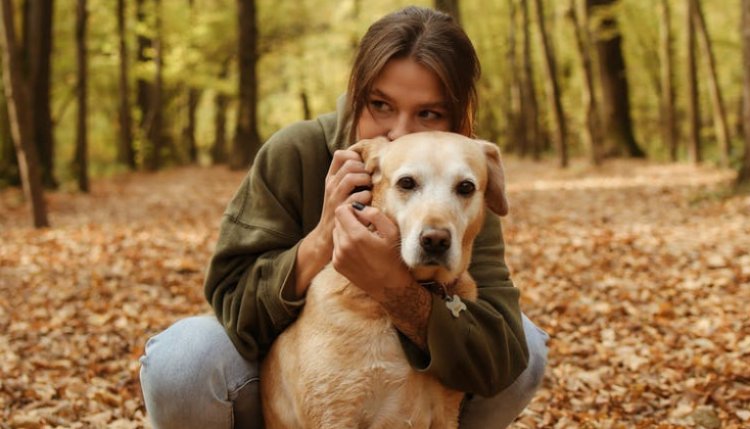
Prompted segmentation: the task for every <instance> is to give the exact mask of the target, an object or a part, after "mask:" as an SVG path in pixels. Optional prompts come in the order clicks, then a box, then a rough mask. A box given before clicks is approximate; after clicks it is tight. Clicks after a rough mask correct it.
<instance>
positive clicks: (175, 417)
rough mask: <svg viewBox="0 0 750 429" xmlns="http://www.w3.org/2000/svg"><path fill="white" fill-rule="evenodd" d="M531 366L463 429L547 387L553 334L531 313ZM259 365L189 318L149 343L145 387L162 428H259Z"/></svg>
mask: <svg viewBox="0 0 750 429" xmlns="http://www.w3.org/2000/svg"><path fill="white" fill-rule="evenodd" d="M523 327H524V330H525V333H526V342H527V344H528V347H529V355H530V357H529V365H528V367H527V368H526V370H525V371H524V372H522V373H521V375H520V376H519V377H518V379H517V380H516V381H515V382H513V384H511V385H510V386H509V387H508V388H507V389H505V390H503V391H502V392H500V393H499V394H498V395H497V396H493V397H491V398H483V397H479V396H474V397H473V398H472V399H471V400H469V401H467V402H466V404H465V408H464V410H463V412H462V415H461V428H462V429H465V428H477V429H487V428H504V427H506V426H508V425H510V423H511V422H513V420H514V419H515V418H516V416H518V414H520V413H521V411H523V409H524V408H525V407H526V405H528V403H529V402H530V401H531V398H532V397H533V396H534V392H535V391H536V390H537V388H538V387H539V385H540V384H541V382H542V378H543V376H544V368H545V366H546V364H547V345H546V343H547V339H548V338H549V337H548V336H547V334H546V333H545V332H544V331H543V330H541V329H539V328H538V327H537V326H536V325H534V324H533V323H532V322H531V321H530V320H529V319H528V318H527V317H526V316H525V315H524V316H523ZM258 380H259V378H258V365H257V363H255V362H248V361H246V360H244V359H243V358H242V357H241V356H240V354H239V353H238V352H237V350H236V349H235V348H234V345H232V342H231V341H230V340H229V337H228V336H227V334H226V333H225V332H224V328H222V326H221V324H220V323H219V322H218V321H217V320H216V318H215V317H214V316H197V317H189V318H187V319H183V320H180V321H178V322H177V323H175V324H174V325H172V326H170V327H169V328H167V330H165V331H164V332H162V333H160V334H158V335H156V336H154V337H153V338H151V339H149V340H148V343H146V351H145V354H144V356H142V357H141V386H142V389H143V397H144V400H145V402H146V410H147V412H148V414H149V417H150V419H151V422H152V423H153V426H154V428H156V429H169V428H180V429H191V428H200V429H211V428H217V429H218V428H221V429H231V428H233V427H243V428H248V429H251V428H261V427H262V417H261V415H262V413H261V408H260V397H259V392H258Z"/></svg>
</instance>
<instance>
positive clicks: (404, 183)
mask: <svg viewBox="0 0 750 429" xmlns="http://www.w3.org/2000/svg"><path fill="white" fill-rule="evenodd" d="M396 186H398V187H399V188H401V189H403V190H405V191H408V190H411V189H414V188H415V187H416V186H417V182H416V181H415V180H414V178H412V177H409V176H406V177H402V178H400V179H398V182H396Z"/></svg>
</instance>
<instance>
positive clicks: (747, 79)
mask: <svg viewBox="0 0 750 429" xmlns="http://www.w3.org/2000/svg"><path fill="white" fill-rule="evenodd" d="M741 31H742V62H743V64H744V65H743V67H742V69H743V70H744V73H743V75H744V84H743V91H742V94H743V98H744V100H745V101H744V103H743V105H744V109H743V115H742V116H743V125H742V130H743V132H744V137H745V156H744V157H743V159H742V166H741V167H740V173H739V174H738V175H737V184H738V185H741V186H748V185H750V0H742V30H741Z"/></svg>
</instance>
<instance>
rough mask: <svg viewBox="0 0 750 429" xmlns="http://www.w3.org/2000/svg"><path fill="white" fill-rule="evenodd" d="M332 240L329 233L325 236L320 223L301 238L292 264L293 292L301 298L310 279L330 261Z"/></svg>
mask: <svg viewBox="0 0 750 429" xmlns="http://www.w3.org/2000/svg"><path fill="white" fill-rule="evenodd" d="M332 254H333V240H332V239H331V234H330V233H329V234H328V235H327V237H326V234H325V232H323V231H322V228H321V227H320V225H318V226H317V227H315V229H313V230H312V231H310V233H309V234H308V235H307V236H306V237H305V238H303V239H302V242H301V243H300V245H299V248H298V249H297V260H296V262H295V265H294V270H295V271H294V273H295V279H296V281H295V287H294V290H295V293H296V296H297V298H302V297H303V296H305V294H306V293H307V288H308V287H309V286H310V282H312V279H313V278H314V277H315V276H316V275H317V274H318V273H319V272H320V271H321V270H322V269H323V267H325V266H326V264H328V262H330V261H331V255H332Z"/></svg>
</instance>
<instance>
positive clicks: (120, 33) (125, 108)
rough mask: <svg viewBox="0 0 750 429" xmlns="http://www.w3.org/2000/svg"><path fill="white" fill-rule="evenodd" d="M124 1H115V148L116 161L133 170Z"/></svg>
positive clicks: (134, 166) (133, 156) (134, 163)
mask: <svg viewBox="0 0 750 429" xmlns="http://www.w3.org/2000/svg"><path fill="white" fill-rule="evenodd" d="M125 28H126V25H125V0H117V37H118V39H119V46H120V48H119V50H120V76H119V78H120V85H119V86H120V88H119V90H120V104H119V112H118V113H119V119H120V130H119V131H120V132H119V141H118V143H119V144H118V146H117V160H118V161H119V162H120V163H121V164H124V165H126V166H128V168H130V169H131V170H135V168H136V162H135V149H134V148H133V117H132V115H131V113H130V80H129V79H130V78H129V77H128V74H129V72H128V45H127V39H126V37H125Z"/></svg>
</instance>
